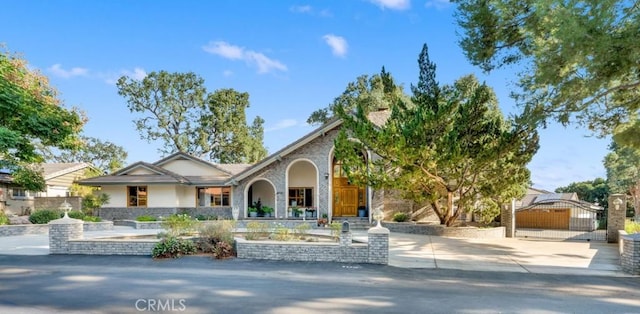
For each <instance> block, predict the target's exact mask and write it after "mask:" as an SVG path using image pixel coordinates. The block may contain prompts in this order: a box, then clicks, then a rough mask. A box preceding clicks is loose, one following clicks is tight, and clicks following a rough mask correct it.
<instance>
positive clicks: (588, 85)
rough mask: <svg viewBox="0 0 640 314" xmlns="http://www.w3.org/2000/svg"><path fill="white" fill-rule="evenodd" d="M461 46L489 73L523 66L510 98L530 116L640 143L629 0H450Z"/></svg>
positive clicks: (638, 48)
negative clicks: (573, 123)
mask: <svg viewBox="0 0 640 314" xmlns="http://www.w3.org/2000/svg"><path fill="white" fill-rule="evenodd" d="M453 2H455V3H456V4H457V5H458V6H457V14H456V16H457V20H458V24H459V25H460V26H461V27H462V29H463V37H462V39H461V41H460V44H461V46H462V48H463V50H464V51H465V54H466V56H467V58H468V59H469V60H470V61H471V63H472V64H474V65H478V66H480V67H481V68H482V69H483V70H485V71H487V72H489V71H491V70H493V69H495V68H500V67H503V66H513V65H514V64H520V65H522V68H524V69H525V70H524V71H522V72H521V73H520V74H519V85H520V87H521V89H522V92H520V93H518V94H517V95H516V96H517V98H516V100H517V101H518V103H520V104H526V105H525V110H526V111H527V112H529V113H531V115H532V117H533V118H534V120H538V119H542V120H544V119H545V118H546V117H554V118H555V119H557V120H558V121H560V122H561V123H563V124H566V123H569V122H570V121H571V120H574V119H575V120H576V121H577V122H579V123H581V124H584V125H586V126H588V127H589V128H590V129H591V130H594V131H596V132H601V134H611V133H618V134H622V136H620V137H621V140H624V139H626V140H633V141H629V142H627V144H632V145H637V146H636V147H638V148H640V141H638V136H637V134H638V133H637V131H638V130H640V120H638V108H639V107H640V97H638V96H639V94H638V90H639V89H638V87H640V76H638V73H639V72H640V63H638V60H639V59H640V45H638V42H637V39H638V36H639V35H640V31H639V30H640V18H639V17H640V16H639V14H640V6H638V3H637V2H636V1H623V0H611V1H561V0H524V1H513V0H470V1H469V0H454V1H453Z"/></svg>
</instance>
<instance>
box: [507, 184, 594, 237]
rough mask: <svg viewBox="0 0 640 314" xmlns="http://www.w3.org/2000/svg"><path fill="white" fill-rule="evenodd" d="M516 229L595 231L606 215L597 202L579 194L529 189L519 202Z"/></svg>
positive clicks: (517, 203) (517, 204)
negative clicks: (583, 198)
mask: <svg viewBox="0 0 640 314" xmlns="http://www.w3.org/2000/svg"><path fill="white" fill-rule="evenodd" d="M515 210H516V228H534V229H556V230H571V231H593V230H595V229H597V228H598V227H599V226H598V222H599V220H600V218H601V217H602V215H603V214H604V208H603V207H602V206H599V205H597V204H591V203H589V202H585V201H581V200H580V199H579V198H578V195H577V194H576V193H552V192H548V191H544V190H537V189H529V191H528V194H527V195H526V196H525V197H524V198H523V199H521V200H519V201H517V202H516V209H515Z"/></svg>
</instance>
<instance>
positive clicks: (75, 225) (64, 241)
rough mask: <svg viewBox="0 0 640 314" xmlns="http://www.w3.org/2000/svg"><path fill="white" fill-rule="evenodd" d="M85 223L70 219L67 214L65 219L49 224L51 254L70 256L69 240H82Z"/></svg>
mask: <svg viewBox="0 0 640 314" xmlns="http://www.w3.org/2000/svg"><path fill="white" fill-rule="evenodd" d="M82 226H83V221H82V220H80V219H73V218H69V216H67V214H65V215H64V217H63V218H60V219H56V220H53V221H50V222H49V254H68V253H69V240H75V239H82V237H83V229H82V228H83V227H82Z"/></svg>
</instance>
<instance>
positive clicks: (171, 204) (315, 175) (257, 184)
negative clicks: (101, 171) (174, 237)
mask: <svg viewBox="0 0 640 314" xmlns="http://www.w3.org/2000/svg"><path fill="white" fill-rule="evenodd" d="M386 117H388V112H381V111H380V112H373V113H372V114H371V115H370V119H371V120H372V121H374V122H375V121H377V122H376V123H384V121H385V120H386ZM341 125H342V121H341V120H339V119H332V120H330V121H329V122H327V123H326V124H324V125H322V126H320V127H319V128H317V129H315V130H313V131H312V132H310V133H309V134H307V135H305V136H303V137H302V138H300V139H298V140H297V141H295V142H293V143H291V144H289V145H287V146H286V147H284V148H282V149H280V150H279V151H277V152H275V153H274V154H272V155H270V156H268V157H266V158H265V159H263V160H261V161H260V162H258V163H256V164H253V165H243V164H214V163H210V162H207V161H204V160H201V159H198V158H196V157H193V156H189V155H187V154H183V153H175V154H172V155H170V156H167V157H166V158H163V159H161V160H159V161H156V162H154V163H147V162H137V163H134V164H132V165H130V166H128V167H126V168H124V169H121V170H119V171H117V172H115V173H112V174H109V175H105V176H100V177H94V178H88V179H83V180H80V181H78V183H79V184H80V185H87V186H95V187H100V189H101V191H102V192H103V193H106V194H108V195H110V201H109V203H107V204H105V205H104V206H103V207H102V208H100V209H99V213H98V214H99V215H100V216H101V217H102V218H105V219H110V220H114V219H134V218H136V217H137V216H140V215H153V216H156V217H158V216H167V215H171V214H173V213H179V212H181V213H188V214H190V215H192V216H198V215H207V216H209V215H216V216H218V217H228V218H230V217H232V216H234V211H237V216H238V217H239V218H240V219H242V218H244V217H249V211H248V210H249V208H250V207H254V206H256V205H257V204H260V205H262V206H268V207H271V208H273V209H274V217H275V218H290V217H295V216H296V215H297V214H296V210H300V211H302V212H301V213H300V214H298V215H302V216H306V217H308V218H310V219H315V218H316V217H322V216H323V215H327V217H328V218H329V219H331V218H335V217H356V216H358V215H359V214H360V215H363V214H364V215H365V218H364V219H366V217H371V214H372V213H371V212H372V211H371V210H368V209H371V208H381V207H383V206H384V201H385V200H384V192H383V191H374V190H373V189H371V188H370V187H361V186H356V185H352V184H350V182H349V180H347V178H346V175H345V173H344V171H343V170H342V167H341V164H340V161H338V160H336V158H335V157H334V140H335V138H336V137H337V135H338V132H339V130H340V127H341ZM362 158H371V155H370V154H369V153H368V152H363V154H362ZM396 204H397V203H396ZM359 209H360V210H359Z"/></svg>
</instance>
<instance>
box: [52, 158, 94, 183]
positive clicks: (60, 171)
mask: <svg viewBox="0 0 640 314" xmlns="http://www.w3.org/2000/svg"><path fill="white" fill-rule="evenodd" d="M85 168H94V167H93V166H92V165H91V164H89V163H86V162H68V163H46V164H42V171H43V172H42V174H43V176H44V179H45V180H49V179H53V178H55V177H59V176H63V175H65V174H67V173H71V172H74V171H78V170H82V169H85Z"/></svg>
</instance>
